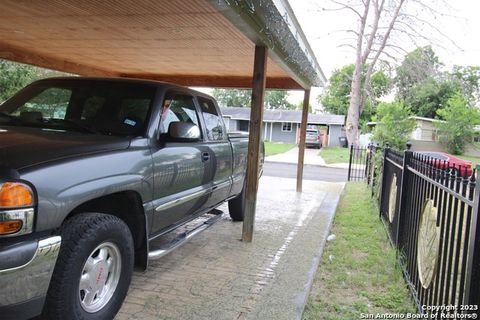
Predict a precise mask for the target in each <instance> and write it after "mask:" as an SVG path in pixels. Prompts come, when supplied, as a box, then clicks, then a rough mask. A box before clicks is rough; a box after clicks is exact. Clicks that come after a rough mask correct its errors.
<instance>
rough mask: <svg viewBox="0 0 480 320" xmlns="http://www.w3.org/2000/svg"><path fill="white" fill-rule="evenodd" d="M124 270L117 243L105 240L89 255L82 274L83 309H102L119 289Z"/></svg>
mask: <svg viewBox="0 0 480 320" xmlns="http://www.w3.org/2000/svg"><path fill="white" fill-rule="evenodd" d="M121 271H122V257H121V255H120V250H119V249H118V247H117V245H115V244H113V243H111V242H104V243H102V244H100V245H99V246H98V247H96V248H95V249H94V250H93V251H92V252H91V253H90V255H89V256H88V258H87V261H85V264H84V266H83V270H82V273H81V274H80V282H79V286H78V289H79V290H78V297H79V299H80V305H81V306H82V308H83V310H85V311H86V312H89V313H94V312H97V311H99V310H101V309H102V308H103V307H105V305H106V304H107V303H108V302H109V301H110V299H111V298H112V296H113V294H114V292H115V290H116V289H117V286H118V282H119V279H120V273H121Z"/></svg>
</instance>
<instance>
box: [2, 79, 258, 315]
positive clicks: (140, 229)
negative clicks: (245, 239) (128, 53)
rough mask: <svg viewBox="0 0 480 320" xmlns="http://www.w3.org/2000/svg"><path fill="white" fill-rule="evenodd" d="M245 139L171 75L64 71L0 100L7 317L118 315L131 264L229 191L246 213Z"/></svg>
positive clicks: (237, 211) (239, 211)
mask: <svg viewBox="0 0 480 320" xmlns="http://www.w3.org/2000/svg"><path fill="white" fill-rule="evenodd" d="M247 149H248V136H247V135H246V134H241V133H230V134H229V133H227V130H226V128H225V124H224V122H223V119H222V116H221V114H220V112H219V108H218V106H217V103H216V102H215V100H214V99H213V98H212V97H210V96H208V95H205V94H203V93H200V92H196V91H193V90H190V89H188V88H184V87H180V86H176V85H173V84H167V83H161V82H155V81H144V80H134V79H110V78H82V77H65V78H53V79H46V80H40V81H36V82H34V83H32V84H30V85H28V86H27V87H25V88H24V89H22V90H21V91H19V92H18V93H17V94H16V95H14V96H13V97H12V98H10V99H9V100H7V101H6V102H4V103H3V104H2V105H1V106H0V315H1V316H0V317H1V318H2V319H27V318H31V317H36V316H41V317H44V318H46V319H112V318H113V317H114V316H115V314H116V313H117V312H118V310H119V309H120V307H121V305H122V303H123V300H124V299H125V296H126V294H127V290H128V287H129V284H130V280H131V277H132V272H133V270H134V267H135V269H140V270H145V269H146V268H147V265H148V261H149V259H153V258H159V257H161V256H163V255H164V254H166V253H168V252H170V251H171V250H172V249H174V248H176V247H178V246H179V245H180V244H182V243H183V242H184V241H186V240H188V239H189V238H190V237H191V236H193V235H194V234H196V233H198V232H200V231H202V230H203V229H205V228H207V227H208V226H209V225H211V224H212V223H213V222H214V221H215V220H216V219H217V220H218V216H219V214H218V210H216V209H215V208H216V207H217V206H219V205H220V204H222V203H223V202H225V201H228V207H229V213H230V216H231V218H232V220H234V221H241V220H243V214H244V198H245V173H246V162H247ZM261 159H262V160H263V155H262V156H261ZM262 160H261V161H262ZM259 174H260V172H259ZM205 214H207V215H210V216H212V217H211V218H210V219H209V220H207V222H205V223H203V224H201V225H199V226H198V227H196V228H195V229H193V230H190V231H189V232H184V233H182V234H180V235H179V236H178V237H177V238H175V239H174V240H173V241H172V242H171V243H167V244H166V245H162V246H160V247H154V245H153V244H154V243H155V241H154V240H155V239H157V238H159V237H161V236H162V235H165V234H167V233H170V232H172V231H175V230H176V229H177V228H178V227H180V226H184V225H185V224H187V223H189V222H191V221H192V220H194V219H196V218H198V217H200V216H202V215H205Z"/></svg>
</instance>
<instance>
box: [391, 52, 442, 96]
mask: <svg viewBox="0 0 480 320" xmlns="http://www.w3.org/2000/svg"><path fill="white" fill-rule="evenodd" d="M441 66H442V64H441V63H440V61H439V59H438V57H437V55H436V54H435V52H434V51H433V49H432V47H431V46H426V47H420V48H417V49H415V50H413V51H412V52H410V53H408V54H407V55H406V56H405V58H404V59H403V61H402V63H401V64H400V66H398V67H397V70H396V71H397V76H396V78H395V83H396V86H397V91H398V96H399V97H400V99H402V100H403V101H405V100H408V99H409V97H410V96H411V90H412V88H413V87H415V86H417V85H418V84H419V83H423V82H431V80H432V79H436V78H437V76H438V74H439V72H440V71H439V70H440V67H441Z"/></svg>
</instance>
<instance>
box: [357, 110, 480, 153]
mask: <svg viewBox="0 0 480 320" xmlns="http://www.w3.org/2000/svg"><path fill="white" fill-rule="evenodd" d="M410 119H414V120H415V129H413V131H412V133H411V134H410V142H411V143H412V150H413V151H436V152H446V149H445V147H444V146H443V145H442V144H440V141H439V136H440V134H441V131H440V130H439V129H438V128H437V126H436V125H435V124H436V123H439V122H444V121H443V120H439V119H432V118H424V117H417V116H411V117H410ZM367 125H368V126H369V127H370V128H373V127H375V126H376V125H377V122H368V123H367ZM476 130H477V131H478V132H479V137H478V138H475V139H474V141H475V142H478V141H480V127H479V126H477V127H476ZM362 136H364V137H368V139H367V138H366V139H363V140H362V139H360V140H361V141H362V145H367V144H368V143H369V142H370V140H369V138H370V137H371V135H370V134H363V135H361V136H360V138H362ZM465 155H469V156H475V157H478V156H480V149H479V148H478V145H475V144H472V145H467V147H466V148H465Z"/></svg>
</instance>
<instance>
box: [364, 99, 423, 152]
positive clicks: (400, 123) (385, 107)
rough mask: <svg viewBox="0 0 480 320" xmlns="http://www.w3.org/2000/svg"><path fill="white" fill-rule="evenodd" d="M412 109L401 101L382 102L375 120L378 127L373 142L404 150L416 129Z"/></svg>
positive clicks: (374, 131) (374, 132)
mask: <svg viewBox="0 0 480 320" xmlns="http://www.w3.org/2000/svg"><path fill="white" fill-rule="evenodd" d="M411 115H412V113H411V111H410V109H409V108H408V107H406V106H405V105H404V104H403V103H401V102H400V101H395V102H391V103H386V102H382V103H380V104H379V105H378V107H377V114H376V116H375V117H374V120H375V121H377V125H376V126H375V129H374V130H373V135H372V141H374V142H376V143H378V144H379V145H380V146H382V147H384V146H385V145H386V144H387V143H388V144H389V145H390V147H392V148H394V149H397V150H403V149H404V148H405V144H406V143H407V141H408V139H409V137H410V134H411V133H412V131H413V129H415V120H413V119H411V118H410V116H411Z"/></svg>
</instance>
